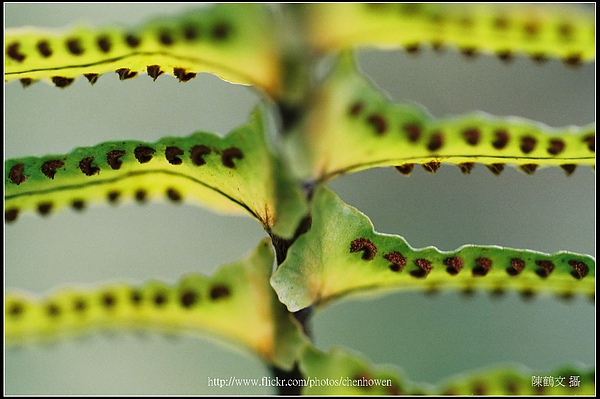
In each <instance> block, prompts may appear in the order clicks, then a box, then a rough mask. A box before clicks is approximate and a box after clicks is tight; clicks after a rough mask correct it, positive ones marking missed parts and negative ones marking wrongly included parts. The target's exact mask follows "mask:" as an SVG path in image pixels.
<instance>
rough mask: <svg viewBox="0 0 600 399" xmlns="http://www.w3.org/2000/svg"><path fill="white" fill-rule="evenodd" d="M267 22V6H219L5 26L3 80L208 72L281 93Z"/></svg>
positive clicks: (183, 76) (183, 77)
mask: <svg viewBox="0 0 600 399" xmlns="http://www.w3.org/2000/svg"><path fill="white" fill-rule="evenodd" d="M272 26H273V15H272V11H271V10H270V9H269V7H268V6H266V5H259V4H244V5H240V4H235V5H231V4H219V5H215V6H211V7H208V8H203V9H199V10H194V11H190V12H187V13H185V14H182V15H180V16H175V17H166V18H164V17H163V18H155V19H154V20H151V21H148V22H147V23H145V24H143V25H140V26H138V27H116V26H115V27H100V28H90V27H77V28H72V29H69V30H64V31H49V30H41V29H33V28H23V29H8V30H7V31H5V36H4V43H5V48H4V50H5V63H4V79H5V81H11V80H15V79H20V80H21V82H22V83H23V85H25V86H26V85H29V84H31V83H33V82H35V81H37V80H47V81H51V82H52V83H54V84H55V85H56V86H58V87H67V86H69V85H70V84H71V83H72V82H73V81H74V80H75V78H77V77H79V76H85V77H86V78H87V79H88V80H89V81H90V83H92V84H93V83H95V82H96V80H97V79H98V78H99V76H100V75H102V74H104V73H107V72H116V73H117V75H118V77H119V79H121V80H125V79H130V78H133V77H135V76H137V75H138V74H140V73H147V74H148V75H149V76H150V77H152V78H153V79H155V80H156V78H158V77H159V76H160V75H162V74H170V75H173V76H175V77H177V78H178V79H179V80H180V81H182V82H186V81H188V80H190V79H192V78H194V77H195V76H196V74H197V73H205V72H206V73H211V74H215V75H217V76H219V77H220V78H222V79H224V80H227V81H230V82H232V83H238V84H244V85H253V86H257V87H259V88H261V89H262V90H264V91H265V92H267V93H268V94H270V95H272V96H278V95H279V94H280V93H279V92H280V90H281V87H280V82H279V75H280V71H279V69H280V65H279V62H280V61H279V59H278V51H279V49H278V45H277V42H276V38H275V37H274V36H273V35H272V34H271V28H272Z"/></svg>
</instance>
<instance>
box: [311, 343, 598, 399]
mask: <svg viewBox="0 0 600 399" xmlns="http://www.w3.org/2000/svg"><path fill="white" fill-rule="evenodd" d="M300 367H301V369H302V371H303V372H304V373H305V375H306V376H307V382H308V384H307V386H306V387H304V388H303V390H302V394H303V395H360V396H362V395H461V396H468V395H479V396H481V395H561V396H570V395H592V394H593V393H594V392H595V382H594V370H586V369H582V368H580V367H565V368H562V369H559V370H552V371H544V372H534V371H532V370H529V369H527V368H525V367H522V366H519V365H510V366H499V367H494V368H490V369H488V370H484V371H476V372H469V373H465V374H462V375H457V376H454V377H452V378H450V379H448V380H447V381H446V382H442V383H440V384H436V385H435V386H431V385H425V384H419V383H415V382H411V381H407V380H406V379H404V378H402V377H401V376H399V375H398V372H397V371H395V370H394V369H392V368H391V367H382V366H376V365H372V364H370V362H368V361H367V360H366V359H364V358H362V356H359V355H356V354H352V353H350V352H349V351H347V350H344V349H340V348H334V349H332V350H330V351H329V352H328V353H323V352H321V351H319V350H317V349H315V348H312V347H308V348H307V349H306V350H305V351H304V354H303V356H302V360H301V363H300Z"/></svg>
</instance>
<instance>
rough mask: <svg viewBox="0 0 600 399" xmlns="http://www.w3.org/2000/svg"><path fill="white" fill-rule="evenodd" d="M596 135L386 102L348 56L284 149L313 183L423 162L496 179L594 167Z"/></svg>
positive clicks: (592, 129)
mask: <svg viewBox="0 0 600 399" xmlns="http://www.w3.org/2000/svg"><path fill="white" fill-rule="evenodd" d="M595 131H596V128H595V123H592V124H590V125H588V126H585V127H574V126H572V127H565V128H561V129H555V128H550V127H548V126H545V125H543V124H541V123H538V122H534V121H530V120H527V119H523V118H516V117H504V118H499V117H493V116H490V115H487V114H484V113H483V112H479V113H472V114H466V115H462V116H456V117H451V118H434V117H433V116H431V115H430V114H429V113H428V112H426V111H425V110H424V109H423V108H422V107H418V106H416V105H413V104H397V103H393V102H391V101H390V100H389V99H388V98H387V97H386V96H385V95H383V94H382V92H381V91H380V90H379V89H377V88H376V87H375V86H374V85H373V84H371V83H370V82H369V81H367V79H366V78H365V77H363V76H362V75H361V74H360V73H359V72H358V71H357V69H356V67H355V65H354V60H353V58H352V53H350V52H347V53H344V54H342V55H341V57H340V59H339V62H338V64H337V65H336V67H335V68H334V70H333V71H332V73H331V75H330V76H329V77H328V78H327V80H326V81H325V83H324V85H323V87H322V89H321V90H320V91H319V92H318V93H317V94H316V95H315V98H314V102H313V106H312V108H311V109H310V110H309V112H308V115H307V117H306V119H305V120H304V121H303V123H302V124H301V126H300V127H299V128H298V129H296V130H295V131H294V132H293V133H292V134H291V135H290V136H289V137H288V138H287V141H286V150H287V154H288V155H289V158H290V160H291V164H292V168H293V170H294V172H295V173H296V174H297V175H299V176H300V177H302V178H304V179H312V180H318V181H326V180H329V179H332V178H335V177H337V176H339V175H341V174H344V173H352V172H357V171H360V170H364V169H367V168H372V167H380V166H394V167H396V168H397V169H398V171H400V172H401V173H403V174H410V172H411V171H412V170H413V167H414V165H422V166H423V167H424V168H425V170H427V171H429V172H435V171H436V170H437V169H438V168H439V166H440V164H441V163H450V164H455V165H458V166H459V167H460V168H461V170H462V171H463V172H464V173H469V172H470V171H471V169H472V168H473V167H474V166H475V164H476V163H478V164H484V165H486V166H487V167H488V168H489V169H490V170H491V171H492V172H493V173H495V174H499V173H501V172H502V170H503V169H504V166H505V165H507V164H508V165H514V166H516V167H518V168H519V169H520V170H522V171H523V172H525V173H528V174H532V173H534V172H535V170H536V169H537V168H538V167H540V166H561V167H562V168H563V169H564V170H565V172H566V173H567V174H570V173H572V172H573V171H574V170H575V168H576V167H577V165H592V166H593V165H595V162H596V161H595V150H596V148H595Z"/></svg>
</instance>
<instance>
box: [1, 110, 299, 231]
mask: <svg viewBox="0 0 600 399" xmlns="http://www.w3.org/2000/svg"><path fill="white" fill-rule="evenodd" d="M5 187H6V191H5V204H4V206H5V219H6V220H7V221H13V220H15V219H16V218H17V216H18V215H19V214H20V213H22V212H26V211H37V212H39V213H40V214H42V215H48V214H50V213H53V212H55V211H58V210H60V209H64V208H65V207H69V206H71V207H73V208H75V209H76V210H81V209H83V208H84V207H85V206H86V205H89V204H90V203H91V204H93V203H101V202H105V201H107V202H109V203H112V204H117V203H121V202H122V201H125V202H127V201H132V200H134V199H135V200H136V201H138V202H145V201H147V200H150V199H154V200H163V199H169V200H171V201H173V202H175V203H180V202H190V203H194V204H200V205H204V206H207V207H209V208H211V209H214V210H217V211H221V212H229V213H234V214H236V213H237V214H239V213H243V214H250V215H252V216H253V217H255V218H256V219H257V220H259V221H260V223H261V224H262V225H263V227H264V228H265V229H266V230H267V231H268V232H273V233H275V234H278V235H280V236H282V237H290V236H291V235H292V234H293V233H294V229H295V226H296V225H297V224H298V222H299V221H300V219H301V218H302V217H303V216H304V213H305V209H306V206H305V201H304V199H303V197H302V193H301V192H300V189H299V188H298V187H297V186H296V184H295V182H293V181H292V180H291V178H290V177H288V176H287V174H286V172H285V168H284V167H283V165H282V164H281V162H280V161H279V159H278V158H276V156H275V155H274V154H273V153H272V152H271V150H270V149H269V146H268V143H267V141H266V137H265V126H264V115H263V114H262V113H261V111H260V110H257V111H256V112H255V113H254V115H253V118H252V121H251V122H249V123H248V124H247V125H244V126H241V127H240V128H237V129H235V130H234V131H232V132H231V133H230V134H229V135H228V136H226V137H224V138H221V137H219V136H217V135H215V134H211V133H204V132H199V133H195V134H193V135H191V136H188V137H185V138H176V137H167V138H164V139H162V140H160V141H158V142H156V143H143V142H138V141H117V142H108V143H103V144H99V145H97V146H95V147H85V148H78V149H75V150H74V151H73V152H71V153H69V154H67V155H48V156H45V157H41V158H39V157H29V158H21V159H11V160H7V161H6V162H5Z"/></svg>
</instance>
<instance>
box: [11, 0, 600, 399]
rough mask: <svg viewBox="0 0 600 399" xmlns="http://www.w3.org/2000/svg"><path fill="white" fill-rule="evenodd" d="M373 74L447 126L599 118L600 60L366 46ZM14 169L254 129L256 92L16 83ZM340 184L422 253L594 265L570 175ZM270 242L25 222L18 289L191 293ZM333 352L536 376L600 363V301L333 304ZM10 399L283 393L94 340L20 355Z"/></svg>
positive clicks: (197, 350) (56, 20)
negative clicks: (495, 248)
mask: <svg viewBox="0 0 600 399" xmlns="http://www.w3.org/2000/svg"><path fill="white" fill-rule="evenodd" d="M189 7H190V6H189V5H188V4H18V3H13V4H6V3H5V27H7V28H9V27H21V26H26V25H34V26H40V27H63V26H67V25H72V24H73V23H76V22H77V23H89V24H107V23H125V24H135V23H138V22H141V21H143V20H144V19H145V18H146V17H148V16H153V15H155V14H176V13H179V12H181V11H182V10H185V9H187V8H189ZM359 59H360V64H361V67H362V68H363V70H364V71H365V72H366V73H368V74H369V76H371V78H372V79H374V80H375V81H376V82H377V83H378V84H379V85H380V87H382V88H385V89H386V90H387V91H388V93H389V94H390V96H392V97H393V98H394V99H395V100H396V101H414V102H417V103H420V104H423V105H425V106H426V107H427V108H428V109H429V111H430V112H431V113H432V114H433V115H435V116H447V115H454V114H459V113H464V112H468V111H472V110H482V111H485V112H488V113H490V114H494V115H519V116H523V117H527V118H531V119H535V120H539V121H541V122H543V123H545V124H548V125H550V126H556V127H559V126H565V125H571V124H575V125H583V124H588V123H590V122H592V121H594V120H595V63H594V64H591V65H586V66H583V67H581V68H579V69H575V70H573V69H567V68H565V67H564V66H563V65H562V64H561V63H560V62H558V61H551V62H548V63H547V64H545V65H543V66H538V65H535V64H534V63H533V62H531V61H530V60H529V59H526V58H517V59H516V60H515V61H514V62H513V63H512V64H510V65H505V64H503V63H501V62H500V61H499V60H497V59H496V58H493V57H488V56H480V57H478V58H476V59H474V60H466V59H465V58H464V57H463V56H462V55H460V54H457V53H455V52H453V51H450V50H448V51H446V52H445V53H442V54H436V53H433V52H432V51H430V50H428V49H425V50H423V51H422V52H421V53H420V54H418V55H416V56H411V55H407V54H405V53H403V52H379V51H365V52H363V53H362V54H361V55H360V57H359ZM5 100H6V102H5V157H6V158H12V157H20V156H25V155H44V154H48V153H58V154H60V153H66V152H69V151H70V150H71V149H72V148H74V147H79V146H88V145H94V144H97V143H100V142H103V141H108V140H117V139H121V138H123V139H125V138H127V139H139V140H145V141H149V142H151V141H154V140H157V139H159V138H160V137H162V136H165V135H188V134H189V133H191V132H193V131H196V130H205V131H213V132H217V133H220V134H225V133H227V132H228V131H229V130H230V129H232V128H234V127H236V126H238V125H240V124H242V123H244V122H245V121H246V120H247V118H248V115H249V113H250V111H251V109H252V108H253V107H254V106H255V105H256V104H257V102H258V101H259V97H258V96H257V95H256V94H255V93H253V92H252V90H251V89H249V88H246V87H241V86H233V85H230V84H227V83H225V82H223V81H220V80H219V79H217V78H215V77H213V76H208V75H199V76H198V77H197V78H196V79H194V80H192V81H190V82H188V83H185V84H183V83H179V82H178V81H177V80H176V79H175V78H173V77H172V76H163V77H161V78H159V79H158V80H157V81H156V82H152V79H150V78H149V77H147V76H145V75H141V76H139V77H137V78H135V79H132V80H128V81H124V82H120V81H119V80H118V77H117V75H116V74H106V75H103V76H101V77H100V79H99V80H98V82H97V83H96V85H94V86H93V87H92V86H90V85H89V83H88V82H87V80H86V79H83V78H80V79H79V80H77V81H76V82H75V83H74V84H73V85H72V86H71V87H69V88H68V89H65V90H61V89H58V88H56V87H54V86H52V85H49V84H46V83H36V84H34V85H32V86H31V87H29V88H27V89H23V88H22V87H21V85H20V84H19V83H18V82H11V83H8V84H5ZM331 187H332V188H333V189H334V190H335V191H337V192H338V194H339V195H340V196H341V197H342V199H344V200H345V201H346V202H347V203H349V204H351V205H353V206H355V207H357V208H358V209H360V210H361V211H363V212H364V213H366V214H367V215H368V216H370V217H371V219H372V221H373V224H374V225H375V228H376V230H377V231H380V232H384V233H395V234H399V235H402V236H403V237H405V238H406V240H407V241H408V242H409V243H410V244H411V245H412V246H413V247H416V248H420V247H424V246H428V245H435V246H436V247H438V248H440V249H442V250H452V249H455V248H457V247H459V246H461V245H463V244H467V243H474V244H494V245H502V246H509V247H514V248H530V249H534V250H539V251H545V252H554V251H557V250H570V251H575V252H581V253H587V254H592V255H595V174H594V172H593V170H592V169H591V168H580V169H579V170H577V171H576V172H575V173H574V174H573V175H572V176H571V177H569V178H567V177H565V175H564V173H563V171H562V170H561V169H559V168H549V169H542V170H539V171H538V172H537V173H536V174H535V175H534V176H526V175H525V174H523V173H520V172H518V171H516V170H515V169H512V168H509V169H508V170H506V171H505V172H504V173H503V174H502V175H501V176H498V177H497V176H494V175H492V174H491V173H490V172H489V171H488V170H487V169H486V168H485V167H483V166H477V167H475V169H474V170H473V172H472V173H471V175H469V176H464V175H462V174H461V173H460V171H459V169H458V168H457V167H453V166H449V165H445V166H442V168H441V169H440V170H439V171H438V173H437V174H435V175H431V174H428V173H426V172H424V171H423V170H421V169H419V170H416V171H415V172H414V173H413V174H412V175H411V176H410V177H409V178H406V177H404V176H401V175H400V174H398V173H396V172H395V171H394V170H393V169H391V168H384V169H374V170H370V171H366V172H362V173H358V174H355V175H351V176H347V177H343V178H340V179H339V180H336V181H334V182H333V183H332V184H331ZM264 236H265V233H264V232H263V231H262V229H261V228H260V226H259V225H258V223H256V222H255V221H254V220H253V219H250V218H243V217H241V218H240V217H229V216H223V215H216V214H213V213H210V212H208V211H206V210H204V209H201V208H195V207H191V206H186V205H183V206H174V205H171V204H166V203H165V204H146V205H143V206H139V205H130V206H122V207H110V206H108V205H107V206H102V207H97V208H91V209H88V210H86V211H85V212H84V213H82V214H76V213H75V212H73V211H70V210H69V211H65V212H62V213H60V214H56V215H52V216H50V217H48V218H42V217H39V216H37V215H27V216H22V217H21V218H20V219H19V220H18V222H17V223H15V224H13V225H9V226H6V227H5V285H6V288H7V289H23V290H27V291H30V292H33V293H39V294H42V293H45V292H48V291H51V290H53V289H55V288H56V287H59V286H65V285H71V286H72V285H80V284H81V285H89V284H95V283H99V282H106V281H120V280H125V281H130V282H134V283H135V282H143V281H146V280H148V279H150V278H160V279H163V280H165V281H168V282H175V281H177V280H178V278H179V277H180V276H181V275H183V274H186V273H190V272H199V273H205V274H212V273H213V272H214V271H215V270H216V268H217V267H218V266H219V265H221V264H225V263H229V262H233V261H235V260H237V259H238V258H240V257H241V256H243V255H244V254H246V253H247V252H249V251H250V250H251V249H252V248H254V246H255V245H256V244H257V243H258V241H259V240H260V239H261V238H262V237H264ZM313 329H314V335H315V342H316V345H317V346H318V347H319V348H320V349H323V350H327V349H328V348H330V347H332V346H345V347H348V348H352V349H353V350H355V351H359V352H362V353H363V354H364V355H365V356H366V357H368V358H369V359H370V360H371V361H372V362H374V363H385V364H391V365H394V366H396V367H398V370H399V371H400V372H402V373H403V374H404V375H405V376H407V377H409V378H410V379H411V380H413V381H418V382H427V383H436V382H439V381H441V380H443V379H445V378H448V377H449V376H452V375H454V374H457V373H461V372H464V371H467V370H473V369H481V368H484V367H487V366H489V365H492V364H496V363H515V362H516V363H520V364H523V365H525V366H527V367H529V368H532V369H535V370H541V371H544V370H548V371H550V370H552V369H555V368H556V367H558V366H561V365H564V364H581V365H584V366H588V367H589V366H593V365H594V364H595V305H594V304H593V303H591V302H590V301H589V299H587V298H579V297H578V298H575V299H574V300H572V301H571V302H568V303H567V302H563V301H560V300H558V299H556V298H554V297H552V296H539V297H536V298H535V299H533V300H531V301H527V302H526V301H523V300H522V299H521V298H520V297H519V296H518V295H517V294H508V295H506V296H505V297H503V298H500V299H494V298H491V297H490V296H489V295H488V294H485V293H477V294H476V295H475V296H473V297H472V298H471V299H465V298H464V297H462V296H461V295H460V294H458V293H440V294H438V295H436V296H428V295H425V294H417V293H398V294H385V295H382V296H371V297H368V298H365V297H356V298H353V299H350V300H346V301H342V302H340V303H337V304H334V305H331V306H329V307H327V308H325V309H324V310H322V311H321V312H319V313H318V314H317V315H316V316H315V318H314V322H313ZM4 372H5V394H9V395H15V394H24V395H45V394H50V395H61V394H67V395H68V394H72V395H83V394H86V395H87V394H97V395H110V394H145V395H151V394H171V395H175V394H177V395H193V394H223V395H229V394H242V393H246V394H269V393H274V391H272V390H271V389H270V388H267V387H264V388H252V389H248V388H246V389H220V388H215V387H209V386H207V385H208V384H207V382H208V378H209V377H210V378H216V377H217V378H228V377H229V376H231V375H233V376H235V377H240V378H243V377H258V378H260V377H262V376H266V375H269V371H268V369H267V368H266V367H265V366H264V365H262V364H261V363H260V362H259V361H258V360H257V359H255V358H253V357H252V356H250V355H248V354H247V353H246V352H243V351H240V350H231V348H230V347H228V346H223V345H220V344H215V342H214V341H213V340H211V339H197V338H189V337H177V338H166V337H163V336H160V335H158V334H148V335H147V336H144V337H140V336H136V335H133V334H127V333H124V334H114V335H110V336H109V335H101V334H97V335H90V336H87V337H86V338H83V339H78V340H74V341H67V342H58V343H56V344H53V345H45V346H41V345H35V346H31V347H27V348H22V349H11V350H8V351H6V352H5V371H4Z"/></svg>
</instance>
